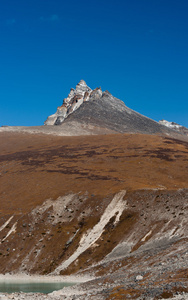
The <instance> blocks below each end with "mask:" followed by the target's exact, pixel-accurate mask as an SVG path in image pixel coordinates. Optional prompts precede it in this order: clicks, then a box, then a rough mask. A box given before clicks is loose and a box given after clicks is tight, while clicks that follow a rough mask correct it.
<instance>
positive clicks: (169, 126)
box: [159, 120, 183, 129]
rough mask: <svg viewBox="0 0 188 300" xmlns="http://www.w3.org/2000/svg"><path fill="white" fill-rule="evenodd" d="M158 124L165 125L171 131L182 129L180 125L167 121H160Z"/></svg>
mask: <svg viewBox="0 0 188 300" xmlns="http://www.w3.org/2000/svg"><path fill="white" fill-rule="evenodd" d="M159 124H161V125H165V126H167V127H168V128H172V129H179V128H181V127H183V126H181V125H179V124H177V123H175V122H169V121H166V120H160V121H159Z"/></svg>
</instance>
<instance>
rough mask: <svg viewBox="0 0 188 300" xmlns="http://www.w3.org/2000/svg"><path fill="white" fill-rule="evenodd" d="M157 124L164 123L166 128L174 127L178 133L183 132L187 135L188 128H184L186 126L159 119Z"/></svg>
mask: <svg viewBox="0 0 188 300" xmlns="http://www.w3.org/2000/svg"><path fill="white" fill-rule="evenodd" d="M159 124H161V125H164V126H166V127H168V128H171V129H174V130H176V131H178V132H180V133H183V134H185V135H188V128H186V127H184V126H182V125H179V124H177V123H175V122H169V121H166V120H160V121H159Z"/></svg>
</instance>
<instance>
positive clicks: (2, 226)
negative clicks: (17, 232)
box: [0, 216, 14, 231]
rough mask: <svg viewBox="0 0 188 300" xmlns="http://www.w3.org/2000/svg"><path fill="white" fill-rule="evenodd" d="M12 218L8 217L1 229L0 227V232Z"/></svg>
mask: <svg viewBox="0 0 188 300" xmlns="http://www.w3.org/2000/svg"><path fill="white" fill-rule="evenodd" d="M13 217H14V216H12V217H10V218H9V219H8V220H7V221H6V222H5V223H4V224H3V225H2V226H1V227H0V231H2V230H3V229H4V228H5V227H6V226H7V225H8V223H10V221H11V220H12V218H13Z"/></svg>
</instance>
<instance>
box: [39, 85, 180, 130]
mask: <svg viewBox="0 0 188 300" xmlns="http://www.w3.org/2000/svg"><path fill="white" fill-rule="evenodd" d="M44 124H45V125H61V126H62V130H63V127H66V126H67V125H68V126H71V125H72V127H74V126H75V127H76V126H78V127H84V128H87V127H91V126H92V128H93V131H95V129H96V128H100V132H101V133H103V130H104V129H105V130H108V131H109V132H111V133H126V132H130V133H146V134H156V133H159V134H163V133H164V134H172V135H173V133H175V132H176V128H175V127H173V128H171V127H167V126H165V124H163V123H160V124H159V123H157V122H156V121H154V120H152V119H150V118H147V117H145V116H143V115H141V114H139V113H137V112H135V111H134V110H132V109H130V108H129V107H127V106H126V105H125V103H124V102H123V101H121V100H119V99H118V98H116V97H114V96H112V95H111V94H110V93H109V92H108V91H104V92H102V90H101V88H96V89H94V90H92V89H91V88H90V87H88V86H87V84H86V83H85V81H84V80H81V81H80V82H79V83H78V84H77V86H76V89H71V91H70V93H69V95H68V97H67V98H65V99H64V101H63V104H62V106H60V107H58V108H57V111H56V113H55V114H53V115H51V116H49V117H48V118H47V120H46V121H45V123H44Z"/></svg>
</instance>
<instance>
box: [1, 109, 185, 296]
mask: <svg viewBox="0 0 188 300" xmlns="http://www.w3.org/2000/svg"><path fill="white" fill-rule="evenodd" d="M77 111H79V110H77ZM0 139H1V141H3V142H2V143H1V144H0V154H1V155H0V180H1V185H0V203H1V206H0V241H1V242H0V262H1V263H0V272H1V273H6V272H13V273H15V272H16V273H17V272H27V273H39V274H64V275H66V274H75V273H79V274H90V275H93V276H97V279H96V280H94V281H92V282H90V283H87V285H84V284H83V285H81V286H80V288H76V290H75V291H74V292H73V293H74V294H75V295H76V299H138V298H139V297H142V298H140V299H144V298H145V299H149V297H153V298H154V297H155V299H159V298H160V297H170V296H172V294H174V293H176V292H177V291H179V292H183V291H184V292H186V291H188V287H187V278H188V277H187V276H188V264H187V262H188V260H187V255H188V252H187V241H188V226H187V217H188V189H187V188H188V186H187V182H188V180H187V179H188V167H187V162H188V143H187V142H186V141H181V140H177V139H173V138H169V137H162V136H157V135H149V134H147V135H144V134H116V135H96V136H80V137H57V136H53V135H50V136H47V135H39V134H38V135H31V134H24V133H11V132H1V133H0ZM88 290H90V292H89V293H90V296H91V298H89V297H90V296H88ZM62 295H64V296H63V297H64V298H65V299H66V295H67V292H66V290H65V291H62ZM54 297H56V296H55V294H54ZM57 297H59V296H57ZM153 298H152V299H153ZM57 299H58V298H57ZM70 299H72V298H70Z"/></svg>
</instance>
